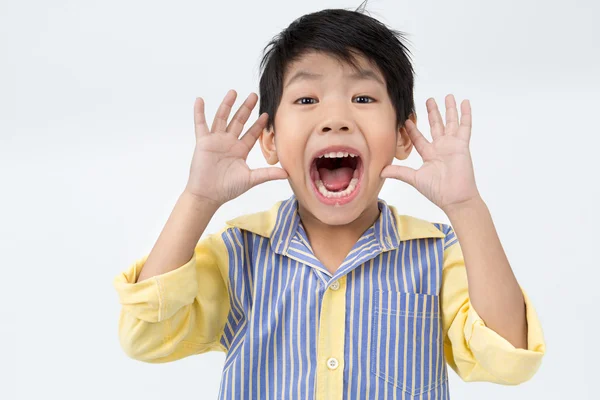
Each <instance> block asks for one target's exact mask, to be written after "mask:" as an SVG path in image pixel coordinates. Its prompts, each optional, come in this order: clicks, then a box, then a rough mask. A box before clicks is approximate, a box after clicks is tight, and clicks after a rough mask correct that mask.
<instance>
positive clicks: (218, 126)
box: [210, 89, 237, 133]
mask: <svg viewBox="0 0 600 400" xmlns="http://www.w3.org/2000/svg"><path fill="white" fill-rule="evenodd" d="M236 97H237V93H236V91H235V90H233V89H232V90H230V91H228V92H227V94H226V95H225V98H224V99H223V102H221V105H220V106H219V108H218V109H217V113H216V114H215V119H214V120H213V123H212V127H211V128H210V131H211V132H212V133H215V132H225V128H226V127H227V118H229V113H230V112H231V107H233V103H235V98H236Z"/></svg>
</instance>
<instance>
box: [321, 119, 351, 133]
mask: <svg viewBox="0 0 600 400" xmlns="http://www.w3.org/2000/svg"><path fill="white" fill-rule="evenodd" d="M352 127H353V124H352V121H350V119H349V118H347V117H340V116H337V117H329V118H327V119H326V120H325V121H323V122H322V123H321V127H320V129H319V132H321V133H328V132H331V131H333V133H336V132H346V133H347V132H351V131H352Z"/></svg>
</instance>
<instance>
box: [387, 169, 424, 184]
mask: <svg viewBox="0 0 600 400" xmlns="http://www.w3.org/2000/svg"><path fill="white" fill-rule="evenodd" d="M416 172H417V171H416V170H415V169H413V168H410V167H405V166H403V165H388V166H387V167H385V168H384V169H383V170H382V171H381V177H382V178H394V179H398V180H400V181H402V182H406V183H408V184H409V185H411V186H413V187H414V186H415V173H416Z"/></svg>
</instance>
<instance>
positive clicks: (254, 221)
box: [224, 201, 283, 238]
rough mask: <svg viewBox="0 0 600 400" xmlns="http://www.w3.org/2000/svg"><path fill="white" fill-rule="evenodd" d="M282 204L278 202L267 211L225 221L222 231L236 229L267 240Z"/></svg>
mask: <svg viewBox="0 0 600 400" xmlns="http://www.w3.org/2000/svg"><path fill="white" fill-rule="evenodd" d="M282 204H283V202H282V201H279V202H277V203H275V204H274V205H273V206H272V207H271V208H269V209H267V210H263V211H259V212H255V213H250V214H244V215H240V216H239V217H236V218H234V219H231V220H229V221H227V226H226V227H225V228H224V229H225V230H227V229H231V228H238V229H239V230H244V231H249V232H252V233H255V234H257V235H260V236H264V237H267V238H269V237H271V233H272V232H273V229H274V227H275V224H276V222H277V216H278V212H279V208H280V207H281V205H282Z"/></svg>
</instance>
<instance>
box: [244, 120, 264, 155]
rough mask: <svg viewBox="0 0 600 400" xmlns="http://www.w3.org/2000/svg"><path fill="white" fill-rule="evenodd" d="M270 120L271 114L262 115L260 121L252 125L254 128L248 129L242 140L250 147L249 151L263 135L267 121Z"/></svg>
mask: <svg viewBox="0 0 600 400" xmlns="http://www.w3.org/2000/svg"><path fill="white" fill-rule="evenodd" d="M268 119H269V114H267V113H262V114H261V115H260V116H259V117H258V119H257V120H256V122H254V124H252V126H251V127H250V129H248V131H247V132H246V133H244V135H243V136H242V137H241V139H240V140H241V141H242V142H243V143H244V144H245V145H246V146H248V150H249V149H251V148H252V146H254V143H256V141H257V140H258V138H259V137H260V134H261V133H262V131H263V128H264V127H265V125H266V124H267V120H268Z"/></svg>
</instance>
